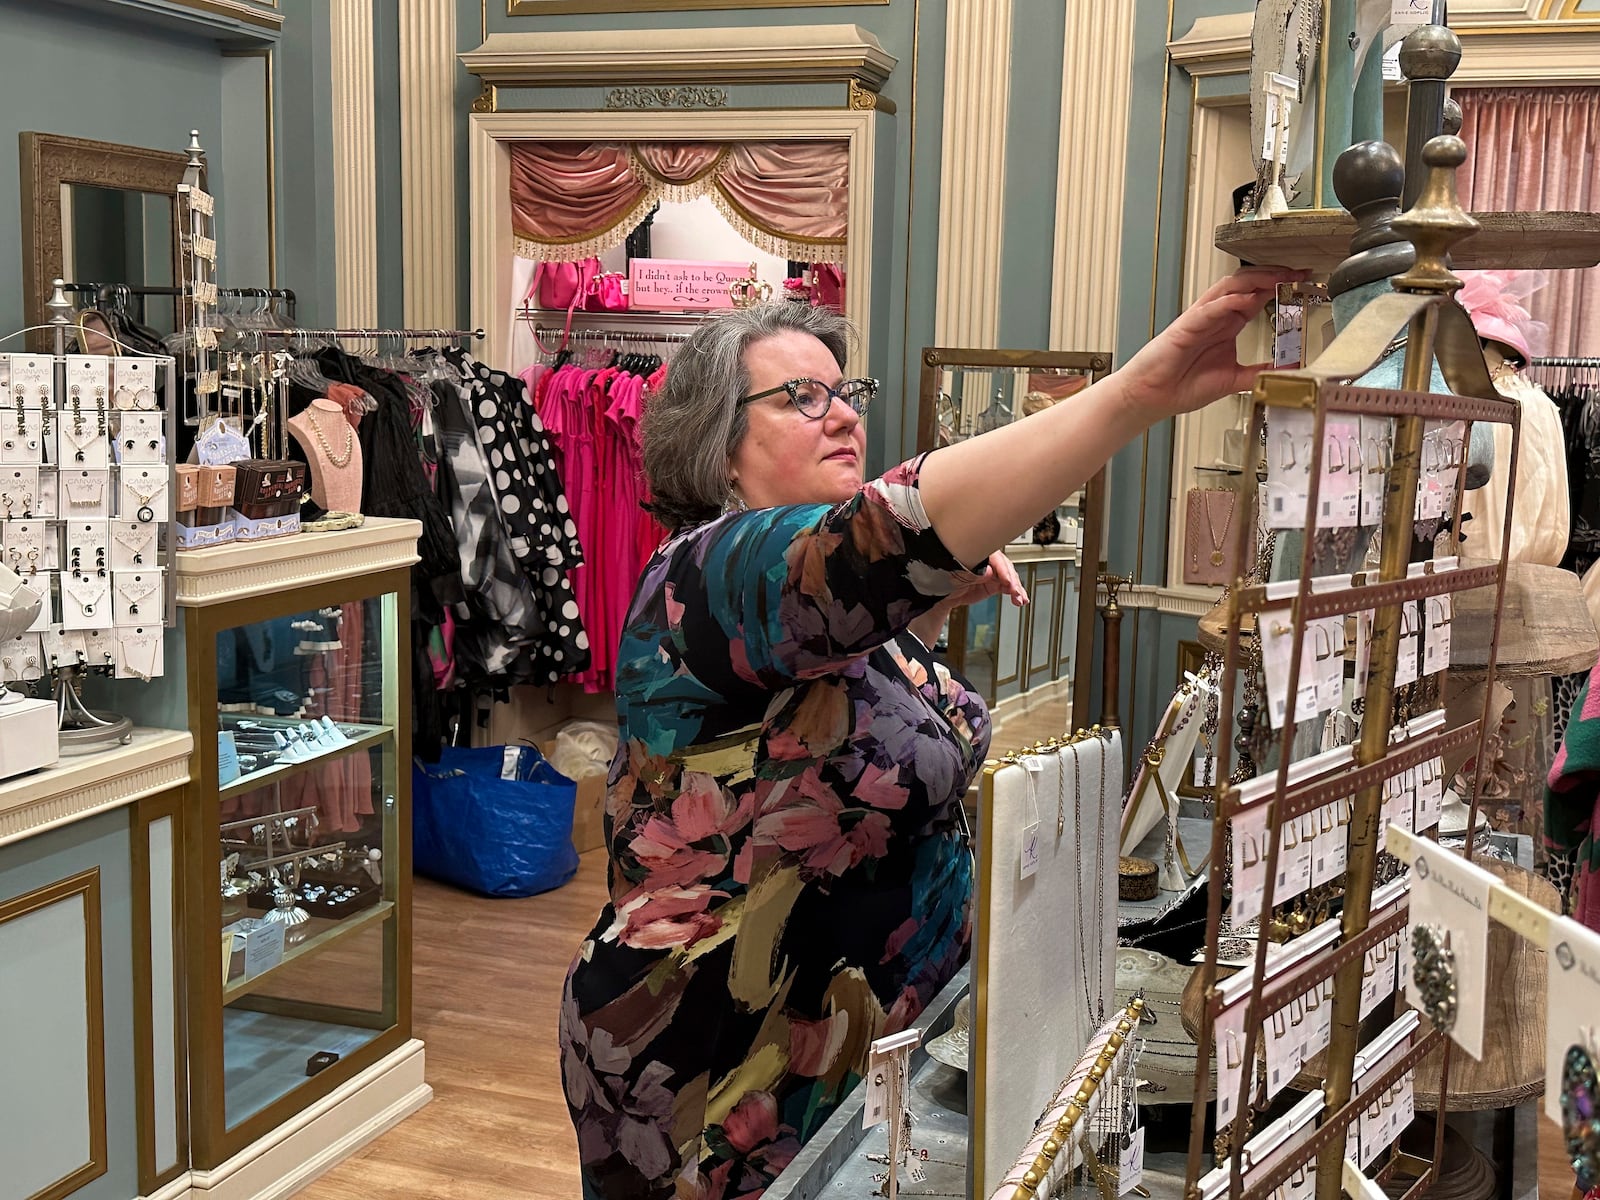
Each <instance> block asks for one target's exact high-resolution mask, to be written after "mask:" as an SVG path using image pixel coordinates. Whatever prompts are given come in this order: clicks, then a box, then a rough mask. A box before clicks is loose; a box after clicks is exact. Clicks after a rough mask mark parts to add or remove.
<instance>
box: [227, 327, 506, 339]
mask: <svg viewBox="0 0 1600 1200" xmlns="http://www.w3.org/2000/svg"><path fill="white" fill-rule="evenodd" d="M248 332H250V333H253V334H259V335H260V336H262V337H281V338H296V337H321V338H402V339H404V340H406V341H423V340H426V339H429V338H452V339H456V340H460V339H465V338H473V339H475V340H477V341H480V342H481V341H482V340H483V339H484V336H485V334H484V332H483V330H481V329H252V330H249V331H248Z"/></svg>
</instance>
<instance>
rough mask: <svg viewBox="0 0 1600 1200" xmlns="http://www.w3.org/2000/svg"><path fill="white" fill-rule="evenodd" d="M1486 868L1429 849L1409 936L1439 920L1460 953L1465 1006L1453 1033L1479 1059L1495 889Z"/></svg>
mask: <svg viewBox="0 0 1600 1200" xmlns="http://www.w3.org/2000/svg"><path fill="white" fill-rule="evenodd" d="M1493 882H1494V877H1493V876H1491V875H1490V874H1489V873H1488V872H1487V871H1485V870H1484V869H1483V868H1482V867H1479V866H1475V865H1474V864H1472V863H1469V862H1468V861H1467V860H1466V859H1464V858H1462V857H1460V856H1459V855H1456V854H1452V853H1451V852H1450V851H1448V850H1444V849H1435V848H1432V847H1430V848H1428V849H1427V850H1425V851H1423V852H1421V853H1419V854H1418V855H1417V857H1416V859H1415V860H1414V861H1413V862H1412V864H1411V917H1410V924H1409V925H1408V926H1407V928H1406V939H1407V941H1410V940H1411V934H1412V930H1414V929H1415V928H1416V927H1417V926H1418V925H1433V926H1435V927H1436V928H1437V930H1438V931H1439V932H1441V933H1442V934H1443V935H1444V937H1445V938H1446V939H1447V941H1446V944H1447V945H1448V946H1449V947H1450V952H1451V954H1452V955H1453V956H1454V958H1455V978H1456V996H1457V1000H1458V1005H1459V1007H1458V1008H1457V1011H1456V1021H1455V1026H1454V1028H1452V1029H1451V1030H1450V1037H1451V1038H1452V1039H1453V1040H1454V1041H1455V1043H1456V1044H1457V1045H1458V1046H1460V1047H1461V1048H1462V1049H1463V1050H1465V1051H1466V1052H1467V1053H1468V1054H1470V1055H1472V1057H1473V1058H1476V1059H1481V1058H1482V1057H1483V1019H1484V1012H1485V1004H1484V998H1485V995H1486V994H1487V990H1488V949H1489V888H1490V885H1491V884H1492V883H1493Z"/></svg>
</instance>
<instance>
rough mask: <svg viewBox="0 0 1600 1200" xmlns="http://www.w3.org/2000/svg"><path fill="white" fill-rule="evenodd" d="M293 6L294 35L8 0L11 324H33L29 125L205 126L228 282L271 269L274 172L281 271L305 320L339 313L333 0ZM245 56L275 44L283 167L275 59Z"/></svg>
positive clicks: (163, 13)
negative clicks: (23, 194) (24, 216)
mask: <svg viewBox="0 0 1600 1200" xmlns="http://www.w3.org/2000/svg"><path fill="white" fill-rule="evenodd" d="M379 7H380V8H385V7H391V6H383V5H380V6H379ZM279 11H280V12H281V13H282V14H283V16H284V30H283V36H282V38H281V40H280V39H277V38H275V37H273V36H270V35H268V34H267V33H266V31H263V30H259V29H253V28H246V27H244V26H241V25H240V24H239V23H238V22H236V21H232V20H226V19H217V18H210V17H205V16H202V15H199V14H195V13H192V12H191V13H188V14H183V13H182V12H181V11H179V10H175V9H174V8H173V7H172V6H171V5H166V4H163V3H161V0H72V2H70V3H68V2H63V3H59V4H49V5H45V4H39V3H36V2H34V0H0V28H3V29H4V35H3V36H0V114H4V117H3V119H0V135H3V139H4V141H5V142H6V143H7V146H5V147H0V231H4V234H3V235H0V333H9V332H11V331H12V330H14V329H17V328H18V327H20V326H21V324H22V310H23V300H22V282H21V279H22V247H21V241H20V234H21V202H20V196H19V181H18V178H17V166H18V158H17V151H16V148H15V147H16V142H15V138H16V135H17V134H18V133H20V132H22V131H25V130H36V131H40V132H46V133H59V134H66V135H69V136H72V137H84V138H94V139H97V140H100V141H108V142H118V143H122V144H125V145H135V146H147V147H151V148H155V149H170V150H182V149H183V148H184V146H185V145H187V143H188V134H189V130H190V129H199V130H200V134H201V143H202V144H203V145H204V146H205V147H206V151H207V155H208V161H209V163H210V165H211V169H212V190H213V191H214V192H215V193H216V195H217V198H218V217H217V232H218V239H219V243H220V247H221V258H220V263H219V275H220V279H221V281H222V282H223V283H224V284H236V285H248V286H261V285H263V284H265V283H267V282H268V280H267V274H268V269H269V263H268V236H267V226H268V211H269V206H268V204H267V202H266V199H267V197H266V193H267V187H268V180H269V179H271V181H272V185H273V188H274V197H275V199H276V207H277V227H278V233H279V236H278V238H277V266H278V271H277V275H278V283H279V284H280V285H281V286H289V287H293V288H295V289H296V291H297V292H299V293H300V294H301V297H302V299H303V301H304V303H303V304H302V308H301V316H302V317H303V318H313V319H314V318H315V317H316V314H317V313H318V311H319V310H320V311H322V312H324V313H325V314H326V315H328V316H331V314H332V297H333V254H332V250H331V239H332V231H333V223H332V204H333V199H332V193H331V189H329V188H328V187H326V186H325V181H326V180H327V179H328V178H329V170H328V166H329V163H330V159H331V137H332V134H331V130H332V116H331V114H332V106H331V94H332V93H331V82H330V80H331V63H330V62H329V58H328V12H327V6H326V4H325V3H324V2H323V0H280V9H279ZM239 53H266V54H270V56H271V58H270V61H271V70H272V100H273V110H274V112H273V116H274V128H273V135H274V136H273V139H272V144H273V148H274V151H275V153H274V161H273V162H271V163H270V165H269V161H268V145H269V141H268V131H267V124H266V105H267V95H266V78H267V76H266V68H265V66H264V65H263V64H262V63H260V62H259V60H256V59H249V58H239V57H232V56H231V55H234V54H239ZM8 348H10V347H8Z"/></svg>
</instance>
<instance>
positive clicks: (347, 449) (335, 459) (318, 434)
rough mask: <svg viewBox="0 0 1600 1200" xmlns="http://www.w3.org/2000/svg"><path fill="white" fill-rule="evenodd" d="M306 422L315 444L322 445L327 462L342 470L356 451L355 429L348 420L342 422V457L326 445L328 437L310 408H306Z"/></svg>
mask: <svg viewBox="0 0 1600 1200" xmlns="http://www.w3.org/2000/svg"><path fill="white" fill-rule="evenodd" d="M306 422H307V423H308V424H309V425H310V426H311V433H312V435H313V436H314V437H315V438H316V439H317V445H319V446H321V447H322V452H323V453H324V454H325V455H327V456H328V462H329V463H331V464H332V465H333V467H334V468H335V469H337V470H342V469H343V468H345V467H348V466H349V465H350V458H351V456H352V455H353V454H355V452H356V431H355V430H354V429H353V428H351V426H350V422H348V421H345V422H344V457H342V458H341V457H340V456H339V455H337V454H335V453H334V452H333V447H332V446H330V445H328V439H327V437H326V436H324V434H323V432H322V426H321V425H320V424H319V423H318V422H317V414H316V413H315V412H313V411H312V410H311V409H307V410H306Z"/></svg>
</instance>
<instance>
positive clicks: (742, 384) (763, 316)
mask: <svg viewBox="0 0 1600 1200" xmlns="http://www.w3.org/2000/svg"><path fill="white" fill-rule="evenodd" d="M791 330H792V331H794V332H797V333H809V334H810V335H811V336H812V337H814V338H816V339H817V340H818V341H819V342H821V343H822V344H823V345H824V346H826V347H827V348H828V350H829V352H830V353H832V355H833V357H834V359H835V361H837V362H838V364H839V367H840V369H841V370H842V369H843V368H844V364H845V359H846V357H847V355H848V352H849V348H850V340H851V338H852V337H853V336H854V333H855V330H854V327H853V326H852V325H851V324H850V322H849V321H847V320H845V318H844V317H841V316H840V315H839V314H838V313H836V312H834V311H833V310H831V309H827V308H814V307H812V306H811V305H809V304H800V303H797V302H795V301H793V300H773V301H769V302H767V303H764V304H756V305H752V306H751V307H750V308H736V309H732V310H730V311H728V312H725V313H720V314H718V315H717V316H715V317H712V318H710V319H709V320H708V321H706V322H705V324H703V325H701V326H700V328H698V329H697V330H695V331H694V334H693V335H692V336H691V337H690V338H689V340H688V341H686V342H685V343H684V344H683V345H682V346H681V347H679V349H678V353H677V354H676V355H675V356H674V357H673V360H672V367H671V369H670V370H669V371H668V372H667V383H666V386H665V387H663V388H662V389H661V391H660V392H658V393H657V394H656V395H654V396H653V397H651V399H650V402H649V404H648V405H646V407H645V412H644V420H643V422H642V424H641V428H640V441H641V442H642V443H643V449H644V474H645V480H646V481H647V482H648V484H649V486H650V494H651V497H652V501H651V504H650V511H651V512H652V513H653V514H654V515H655V518H656V520H658V521H660V522H661V523H662V524H663V525H665V526H666V527H667V528H668V529H669V530H672V531H673V532H674V533H675V532H677V531H678V530H680V529H684V528H687V527H689V526H691V525H699V524H702V523H704V522H706V521H710V520H713V519H715V518H716V516H717V515H718V514H719V513H721V512H722V510H723V507H724V505H725V504H726V503H727V500H728V491H729V488H728V459H729V458H730V457H732V455H733V452H734V450H735V449H737V448H738V445H739V443H740V442H741V441H742V440H743V439H744V435H745V430H746V429H747V428H748V427H749V422H748V420H747V417H746V414H745V410H744V406H743V405H741V404H740V403H739V399H740V397H741V396H745V395H748V394H749V391H750V372H749V371H747V370H746V369H745V365H744V353H745V351H746V350H748V349H749V348H750V346H751V345H752V344H754V343H756V342H760V341H763V340H765V339H766V338H769V337H773V336H775V335H777V334H780V333H785V332H788V331H791Z"/></svg>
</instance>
